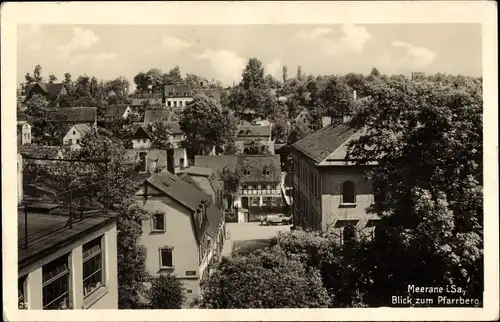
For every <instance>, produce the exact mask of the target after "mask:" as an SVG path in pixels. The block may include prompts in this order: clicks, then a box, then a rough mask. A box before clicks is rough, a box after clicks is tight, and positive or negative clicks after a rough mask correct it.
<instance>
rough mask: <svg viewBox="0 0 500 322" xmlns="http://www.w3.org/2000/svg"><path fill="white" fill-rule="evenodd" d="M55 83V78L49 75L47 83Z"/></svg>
mask: <svg viewBox="0 0 500 322" xmlns="http://www.w3.org/2000/svg"><path fill="white" fill-rule="evenodd" d="M56 81H57V77H56V75H54V74H50V75H49V83H54V82H56Z"/></svg>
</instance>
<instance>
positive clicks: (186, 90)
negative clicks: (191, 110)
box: [163, 85, 194, 110]
mask: <svg viewBox="0 0 500 322" xmlns="http://www.w3.org/2000/svg"><path fill="white" fill-rule="evenodd" d="M163 95H164V100H165V106H166V107H172V108H179V109H180V110H182V109H184V108H185V107H186V106H187V104H188V103H189V102H191V101H193V97H194V93H193V91H192V90H191V88H190V87H189V86H185V85H165V87H164V89H163Z"/></svg>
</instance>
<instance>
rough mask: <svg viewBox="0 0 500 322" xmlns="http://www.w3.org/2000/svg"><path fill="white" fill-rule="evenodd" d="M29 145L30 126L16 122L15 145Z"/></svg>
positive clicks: (23, 122)
mask: <svg viewBox="0 0 500 322" xmlns="http://www.w3.org/2000/svg"><path fill="white" fill-rule="evenodd" d="M25 144H31V124H29V123H28V122H26V121H17V145H18V146H19V145H25Z"/></svg>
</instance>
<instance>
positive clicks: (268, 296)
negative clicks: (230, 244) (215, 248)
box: [201, 247, 330, 309]
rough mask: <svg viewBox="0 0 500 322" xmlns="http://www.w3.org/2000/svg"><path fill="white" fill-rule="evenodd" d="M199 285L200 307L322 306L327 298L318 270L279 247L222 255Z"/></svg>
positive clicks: (325, 305)
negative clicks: (307, 265)
mask: <svg viewBox="0 0 500 322" xmlns="http://www.w3.org/2000/svg"><path fill="white" fill-rule="evenodd" d="M201 287H202V291H203V298H202V300H201V307H202V308H211V309H220V308H235V309H236V308H238V309H245V308H321V307H328V304H329V302H330V298H329V297H328V294H327V291H326V289H325V288H324V287H323V285H322V283H321V277H320V274H319V272H318V270H316V269H314V268H307V267H306V266H305V265H303V264H302V263H300V262H299V261H297V260H294V259H291V258H289V257H287V256H286V254H285V252H284V251H283V250H282V249H280V248H279V247H275V248H272V249H268V250H258V251H256V252H254V253H251V254H249V255H240V254H236V255H235V256H233V257H224V258H223V259H222V261H221V263H220V264H219V265H218V267H217V268H216V269H215V271H214V273H213V274H212V275H211V276H210V277H208V279H206V280H204V281H203V282H202V285H201Z"/></svg>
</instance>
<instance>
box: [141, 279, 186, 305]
mask: <svg viewBox="0 0 500 322" xmlns="http://www.w3.org/2000/svg"><path fill="white" fill-rule="evenodd" d="M185 291H186V288H185V286H184V284H183V283H182V282H181V281H179V280H178V279H177V278H176V277H175V275H173V274H170V273H168V274H166V275H163V274H161V275H160V276H159V277H158V278H155V279H154V280H152V281H151V288H150V289H149V290H148V291H147V292H146V298H147V299H148V300H149V307H150V308H151V309H180V308H182V304H183V303H184V300H185V299H186V296H185Z"/></svg>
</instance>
